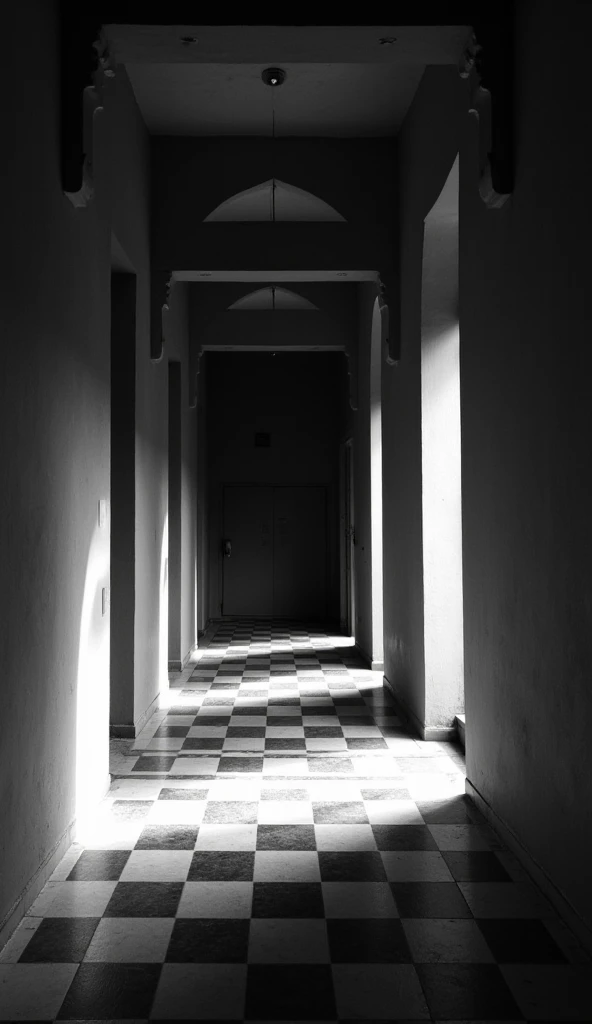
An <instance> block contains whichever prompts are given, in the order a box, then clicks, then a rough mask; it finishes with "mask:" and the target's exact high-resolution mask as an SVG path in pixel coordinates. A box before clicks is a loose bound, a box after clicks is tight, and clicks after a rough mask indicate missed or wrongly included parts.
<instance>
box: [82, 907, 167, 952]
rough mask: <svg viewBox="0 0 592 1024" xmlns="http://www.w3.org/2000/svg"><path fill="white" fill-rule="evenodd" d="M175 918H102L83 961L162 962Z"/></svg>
mask: <svg viewBox="0 0 592 1024" xmlns="http://www.w3.org/2000/svg"><path fill="white" fill-rule="evenodd" d="M174 923H175V921H174V918H167V917H106V918H103V920H102V921H99V924H98V925H97V929H96V931H95V933H94V935H93V937H92V939H91V941H90V945H89V947H88V949H87V951H86V955H85V957H84V960H85V961H87V962H101V963H163V961H164V959H165V956H166V951H167V948H168V944H169V940H170V937H171V932H172V930H173V925H174Z"/></svg>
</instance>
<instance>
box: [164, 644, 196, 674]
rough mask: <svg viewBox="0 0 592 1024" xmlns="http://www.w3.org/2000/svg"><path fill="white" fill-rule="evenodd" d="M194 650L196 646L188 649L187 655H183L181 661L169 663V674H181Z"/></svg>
mask: <svg viewBox="0 0 592 1024" xmlns="http://www.w3.org/2000/svg"><path fill="white" fill-rule="evenodd" d="M196 650H197V644H193V646H192V647H190V648H189V650H188V651H187V654H186V655H185V657H184V658H183V660H182V661H179V660H177V661H169V672H182V671H183V669H184V668H185V666H186V665H187V664H188V663H189V661H190V659H191V655H192V654H193V652H194V651H196Z"/></svg>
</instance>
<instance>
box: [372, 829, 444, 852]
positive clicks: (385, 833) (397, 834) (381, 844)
mask: <svg viewBox="0 0 592 1024" xmlns="http://www.w3.org/2000/svg"><path fill="white" fill-rule="evenodd" d="M372 831H373V832H374V838H375V839H376V845H377V847H378V849H379V850H437V849H438V846H437V843H436V840H435V839H434V837H433V835H432V833H431V832H430V830H429V828H428V827H427V825H373V826H372Z"/></svg>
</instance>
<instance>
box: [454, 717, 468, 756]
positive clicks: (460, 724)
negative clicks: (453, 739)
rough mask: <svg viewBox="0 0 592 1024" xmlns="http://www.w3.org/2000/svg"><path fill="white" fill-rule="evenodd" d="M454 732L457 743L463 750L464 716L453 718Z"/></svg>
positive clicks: (464, 745)
mask: <svg viewBox="0 0 592 1024" xmlns="http://www.w3.org/2000/svg"><path fill="white" fill-rule="evenodd" d="M454 721H455V725H456V732H457V736H458V742H459V743H460V745H461V747H462V748H463V750H465V749H466V743H465V736H466V725H465V716H464V715H457V716H456V718H455V720H454Z"/></svg>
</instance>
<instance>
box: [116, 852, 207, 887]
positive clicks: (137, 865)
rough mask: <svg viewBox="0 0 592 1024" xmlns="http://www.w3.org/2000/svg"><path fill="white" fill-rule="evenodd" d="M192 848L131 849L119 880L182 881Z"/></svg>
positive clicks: (188, 864) (187, 867)
mask: <svg viewBox="0 0 592 1024" xmlns="http://www.w3.org/2000/svg"><path fill="white" fill-rule="evenodd" d="M192 857H193V851H192V850H132V852H131V854H130V857H129V860H128V861H127V863H126V865H125V867H124V869H123V871H122V873H121V877H120V881H121V882H184V881H185V880H186V879H187V875H188V872H189V867H190V865H191V858H192Z"/></svg>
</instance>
